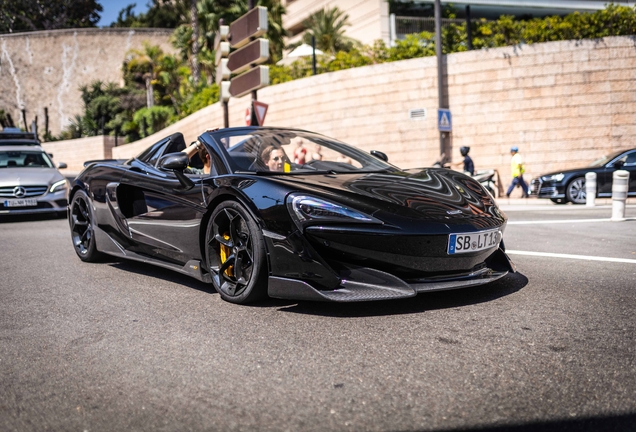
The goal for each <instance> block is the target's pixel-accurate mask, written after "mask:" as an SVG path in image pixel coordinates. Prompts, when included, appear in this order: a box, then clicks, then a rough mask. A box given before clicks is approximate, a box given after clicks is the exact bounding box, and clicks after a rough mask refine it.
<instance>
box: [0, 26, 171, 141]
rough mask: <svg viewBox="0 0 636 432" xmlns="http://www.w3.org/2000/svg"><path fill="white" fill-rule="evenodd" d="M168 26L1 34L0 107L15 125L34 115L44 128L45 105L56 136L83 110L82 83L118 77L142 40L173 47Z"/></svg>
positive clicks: (163, 47) (116, 79)
mask: <svg viewBox="0 0 636 432" xmlns="http://www.w3.org/2000/svg"><path fill="white" fill-rule="evenodd" d="M171 34H172V30H170V29H127V28H126V29H125V28H103V29H99V28H88V29H69V30H52V31H39V32H29V33H15V34H2V35H0V109H2V110H4V111H6V112H8V113H9V114H11V117H12V118H13V121H14V122H15V123H16V125H17V126H20V127H23V128H24V127H25V125H24V122H23V120H22V114H21V110H22V109H25V110H26V118H27V127H28V129H30V125H31V122H32V121H33V120H34V119H35V117H36V116H37V117H38V132H39V133H40V136H42V135H43V134H44V131H45V129H44V127H45V126H44V108H45V107H46V108H48V114H49V130H50V131H51V133H52V135H54V136H56V135H59V133H60V132H61V131H62V129H63V128H64V127H65V126H66V125H67V124H68V122H69V120H70V119H72V118H73V117H74V116H75V115H78V114H82V112H83V103H82V99H81V93H80V91H79V88H80V86H82V85H88V84H90V83H91V82H93V81H95V80H101V81H104V82H110V81H112V82H115V83H117V84H120V82H121V80H122V71H121V67H122V63H123V61H124V58H125V56H126V53H127V52H128V50H130V49H133V48H134V49H141V48H143V44H144V42H149V43H150V44H152V45H159V46H160V47H161V48H162V49H163V50H164V51H166V52H173V51H174V48H173V47H172V45H171V44H170V43H169V38H170V35H171Z"/></svg>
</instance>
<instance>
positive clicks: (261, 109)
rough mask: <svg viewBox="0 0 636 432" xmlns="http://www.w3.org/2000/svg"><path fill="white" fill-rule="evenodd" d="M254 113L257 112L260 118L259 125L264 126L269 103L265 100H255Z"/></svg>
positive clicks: (258, 118) (257, 117)
mask: <svg viewBox="0 0 636 432" xmlns="http://www.w3.org/2000/svg"><path fill="white" fill-rule="evenodd" d="M253 105H254V114H256V119H257V120H258V124H259V126H263V125H264V124H265V116H266V115H267V108H269V105H267V104H266V103H263V102H259V101H254V102H253Z"/></svg>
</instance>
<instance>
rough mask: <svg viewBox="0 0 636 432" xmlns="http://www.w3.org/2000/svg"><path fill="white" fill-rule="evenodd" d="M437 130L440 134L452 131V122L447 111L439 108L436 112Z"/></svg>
mask: <svg viewBox="0 0 636 432" xmlns="http://www.w3.org/2000/svg"><path fill="white" fill-rule="evenodd" d="M437 128H438V129H439V131H440V132H451V131H452V130H453V121H452V117H451V112H450V110H449V109H446V108H439V109H438V110H437Z"/></svg>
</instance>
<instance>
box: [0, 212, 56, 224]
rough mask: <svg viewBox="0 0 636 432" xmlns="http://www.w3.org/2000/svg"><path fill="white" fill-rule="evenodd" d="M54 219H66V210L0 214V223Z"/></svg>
mask: <svg viewBox="0 0 636 432" xmlns="http://www.w3.org/2000/svg"><path fill="white" fill-rule="evenodd" d="M56 219H66V212H62V213H59V214H57V213H41V214H22V215H7V214H3V215H0V224H2V223H20V222H37V221H48V220H56Z"/></svg>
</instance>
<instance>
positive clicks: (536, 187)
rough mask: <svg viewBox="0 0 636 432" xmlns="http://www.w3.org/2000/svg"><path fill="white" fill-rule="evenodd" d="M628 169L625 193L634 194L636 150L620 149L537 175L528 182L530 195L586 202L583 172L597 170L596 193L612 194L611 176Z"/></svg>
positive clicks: (575, 202) (556, 199)
mask: <svg viewBox="0 0 636 432" xmlns="http://www.w3.org/2000/svg"><path fill="white" fill-rule="evenodd" d="M619 169H621V170H626V171H629V173H630V175H629V192H628V196H636V149H629V150H620V151H617V152H614V153H611V154H609V155H606V156H603V157H602V158H600V159H597V160H595V161H594V162H592V163H591V164H590V165H588V166H587V167H584V168H575V169H569V170H564V171H555V172H552V173H549V174H544V175H542V176H539V177H536V178H534V179H533V180H532V182H531V183H530V190H531V194H532V195H536V196H537V197H538V198H549V199H550V200H552V202H555V203H557V204H565V203H568V202H571V203H573V204H584V203H585V197H586V193H585V174H586V173H588V172H594V173H596V196H597V197H599V198H603V197H611V196H612V176H613V174H614V171H616V170H619Z"/></svg>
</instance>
